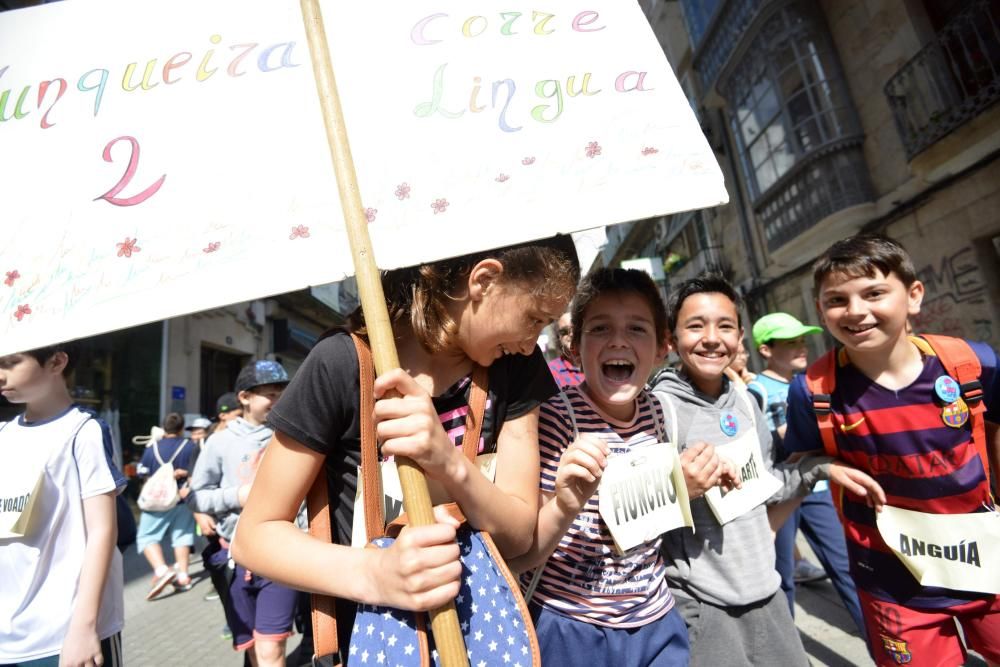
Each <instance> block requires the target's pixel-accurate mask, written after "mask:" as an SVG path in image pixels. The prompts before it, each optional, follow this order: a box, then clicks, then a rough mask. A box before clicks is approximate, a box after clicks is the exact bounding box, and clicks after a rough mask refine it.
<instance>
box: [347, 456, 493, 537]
mask: <svg viewBox="0 0 1000 667" xmlns="http://www.w3.org/2000/svg"><path fill="white" fill-rule="evenodd" d="M476 466H477V467H478V468H479V471H480V472H481V473H483V475H484V476H485V477H486V479H488V480H490V481H491V482H492V481H494V480H495V479H496V473H497V469H496V468H497V455H496V452H493V453H491V454H480V455H479V456H477V457H476ZM380 471H381V477H382V514H383V516H384V518H385V522H386V523H389V522H390V521H392V520H393V519H395V518H397V517H398V516H399V515H400V514H402V513H403V486H402V484H401V483H400V481H399V469H398V468H397V467H396V462H395V461H393V460H389V461H382V462H381V464H380ZM361 480H362V476H361V467H360V466H359V467H358V492H357V494H356V495H355V497H354V520H353V522H352V524H351V546H352V547H363V546H365V545H366V544H367V543H368V540H367V534H366V532H365V498H364V491H365V490H364V484H363V483H362V481H361ZM428 481H429V480H428ZM435 500H440V499H435ZM442 502H444V501H443V500H442Z"/></svg>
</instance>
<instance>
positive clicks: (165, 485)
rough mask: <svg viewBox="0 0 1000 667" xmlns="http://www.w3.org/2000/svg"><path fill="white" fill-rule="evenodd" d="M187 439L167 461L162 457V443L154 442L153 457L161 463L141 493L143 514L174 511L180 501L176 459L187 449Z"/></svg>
mask: <svg viewBox="0 0 1000 667" xmlns="http://www.w3.org/2000/svg"><path fill="white" fill-rule="evenodd" d="M188 442H190V440H188V439H187V438H185V439H184V441H183V442H181V444H180V446H178V447H177V449H176V450H174V455H173V456H171V457H170V459H168V460H167V461H164V460H163V458H162V457H161V456H160V443H159V442H155V441H154V442H153V456H155V457H156V460H157V461H158V462H159V464H160V467H159V468H157V470H156V472H154V473H153V476H152V477H150V478H149V479H147V480H146V483H145V484H143V485H142V491H140V492H139V500H138V505H139V509H141V510H142V511H143V512H166V511H167V510H169V509H173V508H174V507H176V506H177V503H178V502H179V501H180V499H181V497H180V494H179V493H178V492H177V480H175V479H174V465H173V464H174V459H176V458H177V456H178V455H179V454H180V453H181V452H182V451H184V448H185V447H187V444H188Z"/></svg>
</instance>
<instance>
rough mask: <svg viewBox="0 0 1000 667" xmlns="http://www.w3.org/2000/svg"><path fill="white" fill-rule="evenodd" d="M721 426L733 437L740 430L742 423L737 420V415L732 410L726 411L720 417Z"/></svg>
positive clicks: (724, 431)
mask: <svg viewBox="0 0 1000 667" xmlns="http://www.w3.org/2000/svg"><path fill="white" fill-rule="evenodd" d="M719 428H721V429H722V432H723V433H725V434H726V435H728V436H729V437H730V438H731V437H733V436H734V435H736V432H737V431H739V430H740V423H739V422H738V421H736V415H734V414H733V413H732V412H726V413H723V415H722V416H721V417H719Z"/></svg>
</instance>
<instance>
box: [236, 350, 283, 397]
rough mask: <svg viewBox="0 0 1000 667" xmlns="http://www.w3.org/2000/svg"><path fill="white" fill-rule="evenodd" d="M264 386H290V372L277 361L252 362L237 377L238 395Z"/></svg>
mask: <svg viewBox="0 0 1000 667" xmlns="http://www.w3.org/2000/svg"><path fill="white" fill-rule="evenodd" d="M263 384H288V372H287V371H285V368H284V366H282V365H281V364H279V363H278V362H277V361H267V360H263V359H262V360H260V361H251V362H250V363H249V364H247V365H246V366H244V367H243V370H241V371H240V374H239V375H238V376H237V377H236V386H235V387H234V389H235V390H236V393H237V394H238V393H240V392H241V391H246V390H247V389H253V388H254V387H259V386H261V385H263Z"/></svg>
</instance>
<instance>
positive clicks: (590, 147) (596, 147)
mask: <svg viewBox="0 0 1000 667" xmlns="http://www.w3.org/2000/svg"><path fill="white" fill-rule="evenodd" d="M584 152H585V153H586V154H587V157H589V158H595V157H597V156H598V155H600V154H601V145H600V144H599V143H597V142H596V141H591V142H590V143H589V144H587V148H586V150H584Z"/></svg>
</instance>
